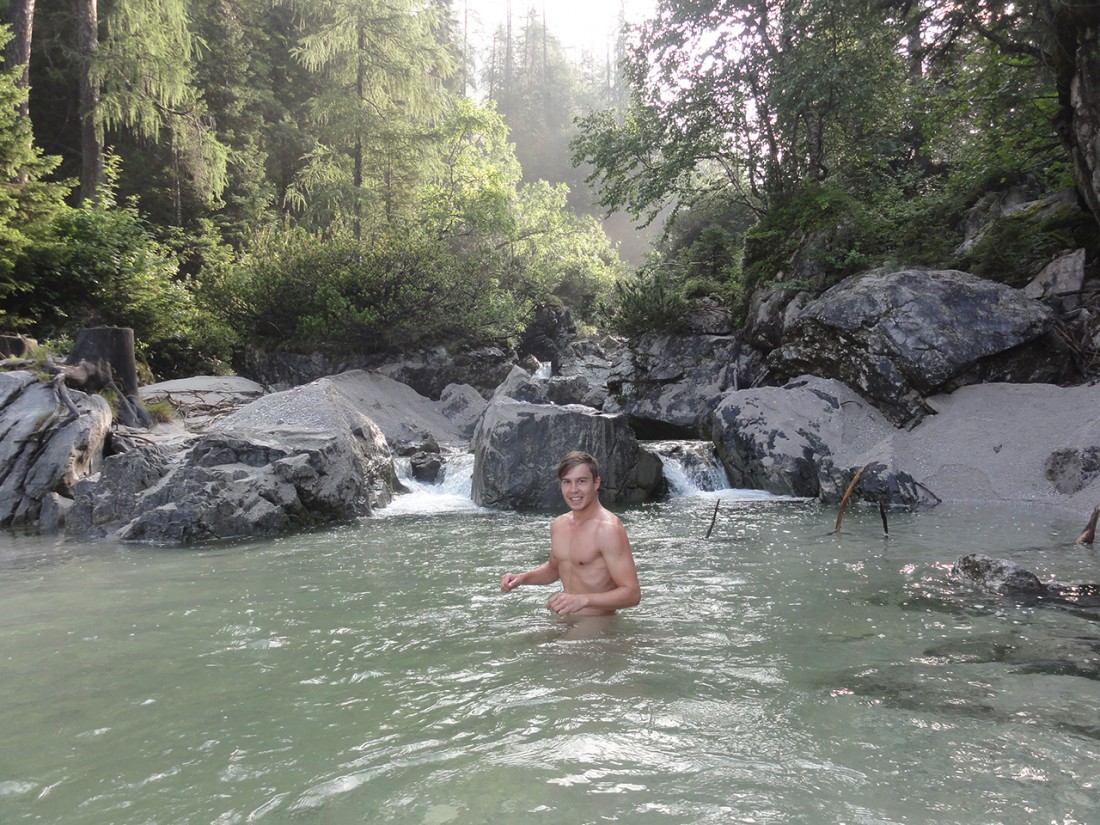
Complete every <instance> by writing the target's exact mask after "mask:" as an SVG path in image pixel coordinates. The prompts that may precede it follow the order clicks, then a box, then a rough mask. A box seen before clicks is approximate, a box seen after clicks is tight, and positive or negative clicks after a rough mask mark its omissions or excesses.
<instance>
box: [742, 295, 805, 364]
mask: <svg viewBox="0 0 1100 825" xmlns="http://www.w3.org/2000/svg"><path fill="white" fill-rule="evenodd" d="M803 294H805V293H804V292H802V291H800V290H796V289H790V288H786V289H784V288H782V287H775V286H773V285H771V284H766V285H764V286H761V287H759V288H757V289H756V291H754V292H753V294H752V298H751V299H750V300H749V319H748V330H749V332H748V341H749V343H750V344H752V345H753V346H754V347H756V348H757V349H760V350H763V351H764V352H771V351H772V350H773V349H775V348H776V347H778V346H779V345H780V343H781V342H782V340H783V333H784V332H785V331H786V328H787V326H788V322H789V320H790V319H788V317H787V307H788V305H790V303H791V301H792V300H793V299H794V298H795V297H796V296H798V295H803Z"/></svg>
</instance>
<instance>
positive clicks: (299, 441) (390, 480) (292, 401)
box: [66, 380, 397, 544]
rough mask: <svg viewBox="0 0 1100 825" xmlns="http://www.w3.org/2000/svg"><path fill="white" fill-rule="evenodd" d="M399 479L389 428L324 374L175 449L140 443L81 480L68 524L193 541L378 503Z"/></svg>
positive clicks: (305, 522)
mask: <svg viewBox="0 0 1100 825" xmlns="http://www.w3.org/2000/svg"><path fill="white" fill-rule="evenodd" d="M396 484H397V480H396V473H395V470H394V466H393V459H392V456H391V454H390V451H389V447H388V445H387V443H386V439H385V436H384V435H383V434H382V432H381V430H379V429H378V427H377V426H375V425H374V423H373V422H372V421H371V420H370V419H369V418H367V417H366V416H364V415H363V414H362V412H360V411H359V410H358V409H356V408H355V406H354V405H353V404H352V403H351V402H349V400H348V399H347V397H346V396H345V395H343V394H342V393H341V392H340V391H339V390H338V389H337V388H336V386H335V384H334V382H333V381H328V380H322V381H318V382H315V383H313V384H309V385H306V386H303V387H297V388H295V389H293V390H289V391H287V392H284V393H275V394H273V395H267V396H264V397H263V398H261V399H259V400H257V401H255V402H253V404H251V405H249V406H247V407H244V408H242V409H241V410H239V411H237V412H236V413H233V414H231V415H229V416H227V417H225V418H223V419H221V420H220V421H219V422H217V424H215V425H214V426H213V427H212V428H211V430H210V431H208V432H207V433H205V434H202V435H199V436H197V437H194V438H193V439H191V440H190V441H188V442H187V443H186V444H185V445H184V446H183V449H182V450H180V451H178V452H173V451H171V450H168V449H166V448H165V447H163V446H160V445H157V444H156V443H140V442H139V443H134V444H132V445H130V449H128V450H127V451H126V452H123V453H120V454H118V455H114V456H110V457H109V458H107V459H105V460H104V462H103V466H102V467H101V469H100V472H99V473H98V474H97V475H95V476H92V477H90V478H88V479H85V480H84V481H82V482H81V483H80V484H78V485H77V486H76V489H75V491H74V494H75V503H74V504H73V506H72V508H71V509H70V511H69V514H68V517H67V520H66V527H67V529H68V530H70V531H71V532H73V533H76V534H79V535H89V536H104V535H115V536H117V537H118V538H121V539H123V540H127V541H147V542H155V543H173V544H188V543H193V542H201V541H209V540H221V539H229V538H246V537H256V536H271V535H277V534H280V533H285V532H289V531H294V530H298V529H303V528H307V527H312V526H315V525H322V524H328V523H332V522H338V521H344V520H348V519H352V518H355V517H358V516H363V515H368V514H370V513H371V512H372V509H373V508H374V507H377V506H385V505H386V504H387V503H389V501H390V499H391V497H392V493H393V489H394V486H395V485H396Z"/></svg>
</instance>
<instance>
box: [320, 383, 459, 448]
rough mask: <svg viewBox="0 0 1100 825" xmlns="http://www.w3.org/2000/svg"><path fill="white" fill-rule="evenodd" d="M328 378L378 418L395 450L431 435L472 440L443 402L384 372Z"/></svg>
mask: <svg viewBox="0 0 1100 825" xmlns="http://www.w3.org/2000/svg"><path fill="white" fill-rule="evenodd" d="M325 380H327V381H331V382H332V386H333V388H334V389H335V390H336V391H337V392H339V393H340V394H341V395H342V396H344V397H345V398H346V399H348V401H349V402H351V404H352V406H353V407H354V408H355V409H357V410H358V411H359V412H360V413H362V414H363V415H365V416H367V417H368V418H369V419H370V420H371V421H372V422H374V423H375V424H376V425H377V426H378V429H380V430H381V431H382V433H383V434H384V435H385V436H386V439H387V440H388V441H389V443H390V446H391V447H392V448H394V449H395V450H396V449H402V448H403V447H405V446H407V445H410V444H412V445H418V444H420V443H422V442H424V441H425V440H429V439H430V440H432V441H435V442H436V443H438V444H454V443H455V442H460V441H461V442H465V441H468V440H469V436H467V435H464V434H463V421H462V420H459V421H452V420H451V419H450V418H449V417H447V416H446V415H445V414H444V412H443V407H442V406H441V405H440V404H439V402H436V401H433V400H432V399H430V398H428V397H426V396H424V395H421V394H420V393H418V392H417V391H416V390H414V389H413V388H412V387H410V386H408V385H407V384H402V383H401V382H400V381H395V380H394V379H392V378H390V377H388V376H386V375H383V374H382V373H378V372H369V371H364V370H352V371H350V372H345V373H341V374H340V375H334V376H332V377H331V378H328V379H325ZM426 436H427V437H428V438H426Z"/></svg>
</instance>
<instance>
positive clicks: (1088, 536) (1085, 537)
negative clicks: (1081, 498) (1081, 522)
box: [1074, 505, 1100, 544]
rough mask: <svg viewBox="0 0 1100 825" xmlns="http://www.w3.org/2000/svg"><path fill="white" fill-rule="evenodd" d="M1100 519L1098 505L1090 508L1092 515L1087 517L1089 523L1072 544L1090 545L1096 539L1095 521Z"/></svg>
mask: <svg viewBox="0 0 1100 825" xmlns="http://www.w3.org/2000/svg"><path fill="white" fill-rule="evenodd" d="M1098 517H1100V505H1097V506H1096V507H1093V508H1092V515H1091V516H1089V523H1088V524H1086V525H1085V529H1084V531H1083V532H1082V533H1081V535H1079V536H1078V537H1077V541H1075V542H1074V544H1092V542H1093V540H1094V539H1095V538H1096V519H1097V518H1098Z"/></svg>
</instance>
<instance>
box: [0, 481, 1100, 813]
mask: <svg viewBox="0 0 1100 825" xmlns="http://www.w3.org/2000/svg"><path fill="white" fill-rule="evenodd" d="M716 501H717V502H718V505H719V512H718V516H717V517H716V518H715V523H714V529H713V531H712V533H711V537H710V539H709V540H708V539H704V536H705V534H706V532H707V530H708V527H709V526H710V523H711V519H712V517H713V513H714V506H715V502H716ZM620 515H621V517H622V519H623V522H624V524H626V526H627V529H628V531H629V533H630V535H631V539H632V543H633V545H634V551H635V556H636V558H637V561H638V567H639V574H640V577H641V580H642V584H643V601H642V604H641V605H640V606H639V607H637V608H635V609H632V610H629V611H623V612H622V613H620V614H619V615H618V616H615V617H613V618H612V619H611V620H610V621H607V622H601V623H600V624H599V625H598V626H597V625H592V624H591V623H582V624H579V625H578V624H577V623H571V622H563V621H560V620H558V619H556V618H554V617H552V616H550V615H549V614H548V613H547V612H546V610H545V606H544V605H545V601H546V598H547V597H548V596H549V595H550V593H551V592H552V590H551V589H550V588H534V587H532V588H521V589H519V590H517V591H515V592H513V593H510V594H507V595H502V594H500V593H499V592H498V584H499V579H500V574H501V573H502V572H504V571H506V570H509V569H519V568H524V567H528V566H532V565H534V564H536V563H538V562H540V561H541V560H542V559H543V558H544V557H545V554H546V551H547V545H546V538H547V525H548V517H547V516H546V515H545V514H541V515H540V514H516V513H502V512H491V511H485V510H481V509H477V508H472V507H464V508H463V509H461V510H454V509H449V508H441V509H440V510H439V511H433V512H423V511H422V512H411V511H406V512H401V511H400V510H395V511H391V512H390V513H389V514H387V515H386V516H385V517H383V518H374V519H369V520H365V521H363V522H361V523H359V524H357V525H353V526H346V527H341V528H338V529H334V530H331V531H328V532H324V533H318V534H313V535H308V536H300V537H294V538H285V539H281V540H278V541H274V542H270V543H266V544H242V545H234V546H224V547H217V548H211V549H202V550H194V549H191V550H166V549H151V548H144V547H135V546H128V547H121V546H117V545H105V544H99V545H96V544H93V545H77V544H68V543H64V542H61V543H57V542H52V543H49V542H40V541H36V540H30V539H19V538H14V537H13V538H9V539H7V540H6V541H5V542H4V545H3V547H2V548H0V663H2V667H3V671H2V672H3V679H0V724H2V728H3V731H4V744H3V748H2V749H0V822H4V823H23V822H26V823H30V822H46V823H111V825H128V824H129V823H135V825H136V824H137V823H153V822H155V823H219V824H221V823H247V822H271V823H280V822H286V823H298V822H318V823H376V822H390V823H418V824H419V823H501V822H515V821H520V820H521V818H522V819H523V820H524V821H528V820H529V821H532V822H543V823H602V822H609V821H610V822H629V823H636V822H640V823H646V822H661V823H709V822H713V823H726V822H754V823H794V822H810V823H816V822H831V823H840V822H846V823H991V822H998V823H1021V824H1022V823H1034V822H1059V823H1072V822H1081V823H1083V822H1088V821H1090V819H1092V821H1094V819H1093V818H1094V816H1095V814H1094V811H1096V810H1098V809H1100V789H1098V787H1097V783H1098V782H1100V772H1098V771H1097V769H1096V765H1097V764H1100V763H1098V762H1097V758H1098V757H1100V722H1098V721H1097V720H1100V633H1098V631H1097V624H1096V616H1095V615H1090V614H1089V613H1088V612H1087V611H1080V610H1078V611H1074V610H1069V609H1063V608H1059V607H1054V606H1049V605H1041V604H1018V603H1016V602H1013V601H1012V600H1010V599H1004V598H1000V597H994V596H991V595H987V594H980V593H976V592H973V591H969V590H966V589H964V588H961V587H959V586H958V585H956V584H955V583H953V582H952V581H951V580H949V578H948V577H947V570H948V568H949V566H950V564H951V563H952V562H953V561H954V559H955V558H956V557H957V556H959V555H963V554H965V553H971V552H985V553H988V554H990V555H994V556H998V557H1004V558H1010V559H1012V560H1014V561H1016V562H1018V563H1020V564H1023V565H1025V566H1027V567H1029V568H1030V569H1032V570H1035V571H1036V572H1037V573H1038V574H1039V575H1040V577H1041V578H1044V579H1047V578H1051V577H1056V578H1058V579H1061V580H1072V581H1100V558H1098V551H1096V550H1094V549H1092V548H1081V547H1074V546H1072V545H1071V544H1070V543H1069V542H1072V540H1073V538H1074V537H1075V536H1076V535H1077V533H1078V532H1079V530H1080V526H1081V525H1080V524H1079V523H1077V521H1075V520H1073V519H1070V518H1067V517H1066V516H1065V515H1063V514H1059V513H1056V512H1049V511H1045V510H1039V509H1034V510H1032V509H1028V508H1016V509H1014V510H1006V509H993V508H983V507H941V508H938V509H936V510H933V511H931V512H928V513H924V514H919V515H913V514H902V513H898V514H894V515H892V520H891V525H890V537H889V538H888V539H887V538H884V537H883V535H882V529H881V523H880V521H879V516H878V513H877V512H870V511H867V512H863V511H860V510H858V509H850V510H849V512H848V513H847V515H846V517H845V523H844V532H843V533H842V534H841V535H839V536H835V535H830V534H829V530H830V529H831V528H832V522H833V520H834V519H835V511H833V510H829V509H825V508H822V507H821V506H820V505H819V504H817V503H815V502H806V501H780V500H772V499H761V498H760V497H758V496H757V497H751V496H747V495H740V494H737V493H733V492H730V491H726V492H725V493H723V494H711V495H710V496H708V497H683V498H676V499H672V500H670V501H668V502H663V503H658V504H651V505H645V506H641V507H636V508H630V509H626V510H623V511H622V512H621V513H620Z"/></svg>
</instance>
